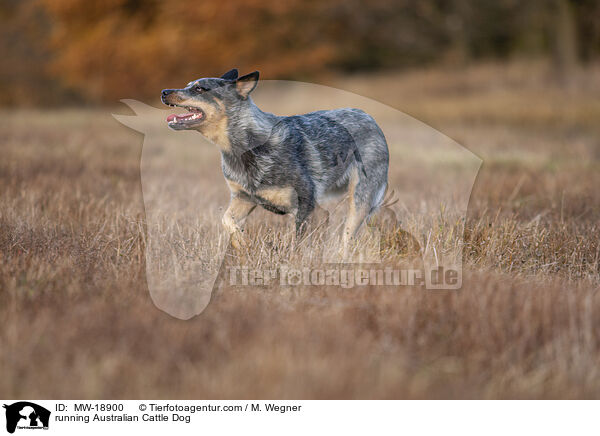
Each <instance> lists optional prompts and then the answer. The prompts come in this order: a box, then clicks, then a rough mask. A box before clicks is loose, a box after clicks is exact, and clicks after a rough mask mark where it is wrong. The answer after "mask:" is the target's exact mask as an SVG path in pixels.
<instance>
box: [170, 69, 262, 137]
mask: <svg viewBox="0 0 600 436" xmlns="http://www.w3.org/2000/svg"><path fill="white" fill-rule="evenodd" d="M257 82H258V71H255V72H253V73H250V74H246V75H245V76H242V77H238V71H237V70H236V69H233V70H231V71H228V72H226V73H225V74H223V75H222V76H221V77H219V78H212V77H211V78H205V79H198V80H194V81H193V82H190V83H188V84H187V86H186V87H185V88H182V89H163V91H162V94H161V99H162V102H163V103H164V104H166V105H169V106H177V107H182V108H185V109H186V110H187V111H188V113H185V114H181V115H175V114H172V115H169V117H168V118H167V123H168V124H169V127H170V128H171V129H173V130H190V129H194V130H200V131H203V130H204V129H203V126H205V125H207V124H213V123H217V122H219V121H221V120H223V119H224V118H225V117H226V108H227V107H232V106H234V105H235V104H236V103H239V102H240V101H243V100H246V99H247V98H248V95H249V94H250V92H252V90H253V89H254V88H255V87H256V84H257Z"/></svg>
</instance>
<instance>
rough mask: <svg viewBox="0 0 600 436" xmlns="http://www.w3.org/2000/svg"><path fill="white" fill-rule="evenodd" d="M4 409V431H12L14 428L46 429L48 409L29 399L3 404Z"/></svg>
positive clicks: (48, 416)
mask: <svg viewBox="0 0 600 436" xmlns="http://www.w3.org/2000/svg"><path fill="white" fill-rule="evenodd" d="M3 407H4V408H5V409H6V431H7V432H9V433H14V432H15V430H16V429H19V430H21V429H26V430H41V429H43V430H47V429H48V424H49V421H50V411H49V410H48V409H46V408H44V407H42V406H38V405H37V404H35V403H30V402H29V401H19V402H17V403H13V404H11V405H6V404H5V405H4V406H3Z"/></svg>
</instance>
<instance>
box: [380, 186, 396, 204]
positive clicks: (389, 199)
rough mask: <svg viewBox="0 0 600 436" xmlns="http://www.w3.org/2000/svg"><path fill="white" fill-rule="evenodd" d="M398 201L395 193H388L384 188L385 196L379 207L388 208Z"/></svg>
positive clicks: (392, 191)
mask: <svg viewBox="0 0 600 436" xmlns="http://www.w3.org/2000/svg"><path fill="white" fill-rule="evenodd" d="M399 201H400V199H399V198H397V197H396V191H394V190H393V189H392V190H391V191H390V192H387V187H386V188H385V195H384V198H383V201H382V202H381V205H380V206H379V207H390V206H393V205H394V204H396V203H398V202H399Z"/></svg>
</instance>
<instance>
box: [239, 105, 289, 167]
mask: <svg viewBox="0 0 600 436" xmlns="http://www.w3.org/2000/svg"><path fill="white" fill-rule="evenodd" d="M278 122H279V117H278V116H276V115H274V114H271V113H268V112H263V111H262V110H260V108H259V107H258V106H257V105H256V104H254V102H253V101H252V99H251V98H248V99H246V100H243V101H240V103H239V105H237V107H234V108H231V110H230V113H228V125H227V132H228V138H229V142H230V148H231V152H232V153H233V154H235V155H237V156H241V155H242V154H243V153H245V152H246V151H249V150H252V149H254V148H256V147H259V146H261V145H263V144H264V143H265V142H267V141H268V140H269V138H270V137H271V135H272V133H273V132H272V131H273V127H274V126H275V125H276V124H277V123H278Z"/></svg>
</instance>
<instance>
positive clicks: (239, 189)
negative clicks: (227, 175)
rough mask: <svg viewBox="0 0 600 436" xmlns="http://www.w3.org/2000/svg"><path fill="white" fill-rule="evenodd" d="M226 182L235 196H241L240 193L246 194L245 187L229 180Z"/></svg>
mask: <svg viewBox="0 0 600 436" xmlns="http://www.w3.org/2000/svg"><path fill="white" fill-rule="evenodd" d="M225 181H226V182H227V185H229V190H230V191H231V193H232V194H233V195H235V194H239V193H240V192H246V190H245V189H244V187H243V186H242V185H240V184H239V183H237V182H234V181H233V180H229V179H225Z"/></svg>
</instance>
